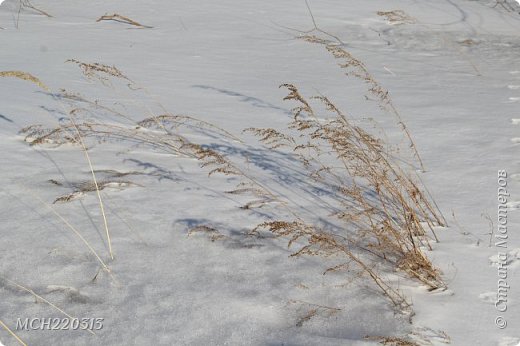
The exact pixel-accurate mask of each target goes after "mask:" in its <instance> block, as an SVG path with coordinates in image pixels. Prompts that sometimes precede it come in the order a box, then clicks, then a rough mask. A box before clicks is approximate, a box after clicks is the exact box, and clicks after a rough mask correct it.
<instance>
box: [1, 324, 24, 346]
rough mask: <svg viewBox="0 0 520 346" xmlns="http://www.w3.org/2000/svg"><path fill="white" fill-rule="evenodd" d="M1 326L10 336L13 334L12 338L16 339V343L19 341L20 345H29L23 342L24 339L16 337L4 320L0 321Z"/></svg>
mask: <svg viewBox="0 0 520 346" xmlns="http://www.w3.org/2000/svg"><path fill="white" fill-rule="evenodd" d="M0 326H2V328H4V329H5V330H6V331H7V332H8V333H9V334H11V336H12V337H13V338H15V339H16V341H18V343H19V344H20V345H22V346H27V344H26V343H25V342H23V340H22V339H20V337H19V336H18V335H16V333H15V332H13V331H12V330H11V329H10V328H9V327H8V326H7V325H6V324H5V323H4V322H3V321H2V320H0Z"/></svg>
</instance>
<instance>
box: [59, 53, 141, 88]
mask: <svg viewBox="0 0 520 346" xmlns="http://www.w3.org/2000/svg"><path fill="white" fill-rule="evenodd" d="M65 62H71V63H74V64H76V65H78V66H79V67H80V68H81V70H82V72H83V75H84V76H85V77H87V78H88V79H91V80H93V79H95V80H98V81H100V82H101V83H102V84H104V85H106V84H107V83H108V82H109V77H115V78H121V79H124V80H127V81H128V82H131V80H130V79H129V78H128V77H126V76H125V75H124V74H123V73H122V72H121V71H120V70H119V69H118V68H117V67H115V66H108V65H104V64H99V63H85V62H82V61H79V60H76V59H68V60H66V61H65Z"/></svg>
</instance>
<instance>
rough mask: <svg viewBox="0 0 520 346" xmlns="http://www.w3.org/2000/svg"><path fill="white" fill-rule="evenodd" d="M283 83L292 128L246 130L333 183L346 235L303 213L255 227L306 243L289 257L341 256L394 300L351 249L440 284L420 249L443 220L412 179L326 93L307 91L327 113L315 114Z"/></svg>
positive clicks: (321, 179)
mask: <svg viewBox="0 0 520 346" xmlns="http://www.w3.org/2000/svg"><path fill="white" fill-rule="evenodd" d="M283 87H285V88H287V89H288V90H289V95H288V96H287V97H285V99H286V100H291V101H295V102H296V104H297V105H296V107H295V108H293V120H292V121H291V122H290V123H289V124H288V128H289V129H292V130H294V131H295V133H294V135H290V134H287V133H283V132H280V131H278V130H275V129H248V131H250V132H253V133H254V134H256V135H258V136H259V137H260V140H261V141H262V142H263V143H264V144H266V145H267V147H269V148H270V149H272V150H274V149H277V150H280V149H281V148H285V149H286V150H287V151H289V152H293V153H294V154H295V155H296V157H298V158H299V160H300V163H301V165H302V167H303V168H305V169H306V170H307V172H308V176H309V178H311V179H313V180H314V181H316V182H321V183H323V184H324V185H327V186H329V187H330V186H332V190H333V191H334V192H333V193H334V194H335V195H336V197H337V201H338V204H339V208H338V209H339V210H340V211H339V212H335V213H334V216H335V217H337V218H338V219H339V220H341V221H342V222H343V224H344V227H345V234H333V233H330V232H326V231H323V230H320V229H319V228H316V227H315V226H313V225H308V224H307V223H304V222H302V221H301V220H302V219H303V218H300V219H299V220H296V221H269V222H265V223H263V224H261V225H259V226H258V227H257V228H256V229H255V231H258V230H260V229H267V230H268V231H270V232H272V233H274V234H276V235H278V236H284V237H288V238H289V246H291V245H292V244H293V243H295V242H296V241H297V240H304V243H306V245H304V246H303V247H301V248H300V249H299V250H298V251H296V252H295V253H294V254H293V256H300V255H320V256H326V255H338V254H340V255H341V256H344V257H345V258H346V259H348V261H347V262H350V263H351V262H353V263H355V264H356V265H357V266H359V267H361V268H362V269H363V270H364V271H365V272H366V273H368V274H369V275H370V276H371V277H372V279H374V281H375V282H376V284H377V285H378V286H379V287H380V288H381V289H383V290H384V291H385V293H387V294H388V296H389V297H390V298H391V299H392V301H393V302H394V303H397V302H398V299H397V297H396V296H395V294H396V293H397V292H393V291H392V289H391V288H390V287H389V286H388V285H387V284H386V283H385V282H384V281H383V280H382V279H381V278H380V277H379V275H378V274H377V273H376V272H374V271H373V270H372V269H371V268H370V266H368V265H367V262H365V260H364V259H363V257H360V256H359V255H357V254H356V248H357V249H359V248H362V249H364V250H366V252H369V253H370V254H371V255H372V256H376V257H378V258H381V259H384V261H385V262H387V263H389V264H391V265H392V266H393V267H394V268H396V269H398V270H401V271H404V272H406V273H407V274H409V275H410V276H411V277H413V278H416V279H418V280H420V281H421V282H423V283H424V284H426V285H427V286H428V287H430V288H432V289H435V288H438V287H440V286H443V283H442V280H441V278H440V274H439V272H438V270H437V269H436V268H434V266H433V265H432V264H431V262H430V261H429V260H428V258H427V257H426V256H425V254H424V253H423V249H431V247H430V244H429V240H428V237H427V234H428V232H429V233H430V234H431V235H433V237H435V233H434V227H435V226H438V225H443V224H444V222H443V218H442V217H441V215H440V213H439V212H438V210H437V209H436V208H435V207H434V206H433V204H432V201H431V200H430V199H429V198H428V197H427V195H425V194H424V192H423V191H422V190H421V189H420V187H419V185H418V183H417V182H416V181H414V180H413V179H412V177H411V176H410V175H409V174H407V173H406V172H405V171H404V170H403V168H402V167H400V166H399V165H398V164H397V163H396V162H395V159H394V158H393V156H392V154H391V153H389V152H388V150H387V148H386V147H385V144H384V143H383V142H382V141H381V140H380V139H378V138H376V137H374V136H373V135H371V134H370V133H368V132H367V131H366V130H365V129H363V128H362V127H360V126H358V125H356V124H355V123H354V121H353V120H352V119H350V118H349V117H348V116H347V115H346V114H344V113H342V112H341V111H340V110H339V109H338V108H337V107H336V106H335V105H334V104H333V103H332V102H331V101H330V100H329V99H328V98H326V97H324V96H317V97H314V98H313V99H314V100H316V101H318V102H319V103H321V104H322V105H323V106H324V108H325V113H326V114H327V115H326V116H324V115H323V114H319V115H318V114H317V111H315V110H314V108H313V107H312V106H311V103H310V101H308V100H306V99H305V98H304V97H303V96H302V95H301V94H300V93H299V91H298V89H297V88H296V87H295V86H294V85H291V84H285V85H283ZM331 212H332V211H331ZM352 234H354V236H352Z"/></svg>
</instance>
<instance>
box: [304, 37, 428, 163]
mask: <svg viewBox="0 0 520 346" xmlns="http://www.w3.org/2000/svg"><path fill="white" fill-rule="evenodd" d="M300 38H301V39H302V40H304V41H307V42H310V43H314V44H319V45H322V46H324V47H325V49H326V50H327V51H328V52H329V53H330V54H332V56H333V57H334V58H335V59H336V60H339V61H340V62H339V63H338V65H339V67H340V68H342V69H343V70H345V75H346V76H348V77H353V78H356V79H359V80H361V81H363V82H364V83H365V84H367V86H368V89H367V91H368V93H369V94H370V95H372V96H374V97H376V99H377V100H378V102H379V106H380V108H381V109H382V110H384V111H386V112H388V113H390V114H392V115H393V116H394V117H395V118H396V120H397V123H398V125H399V126H400V128H401V130H402V131H403V132H404V134H405V135H406V137H407V138H408V141H409V147H410V149H411V150H412V152H413V154H414V156H415V158H416V159H417V161H418V162H419V165H420V167H421V170H422V171H424V163H423V161H422V158H421V156H420V155H419V151H418V150H417V147H416V145H415V142H414V140H413V138H412V135H411V134H410V131H409V130H408V127H407V126H406V124H405V123H404V121H403V119H402V117H401V114H400V113H399V111H398V110H397V108H396V107H395V106H394V103H393V102H392V99H391V98H390V94H389V92H388V90H386V89H385V88H383V86H382V85H381V84H380V83H379V82H378V81H377V80H376V79H375V78H374V77H373V76H372V74H371V73H370V72H369V70H368V68H367V67H366V65H365V64H364V63H363V62H362V61H361V60H359V59H357V58H356V57H354V56H353V55H352V54H351V53H350V52H348V51H347V50H346V49H345V48H343V47H342V45H339V44H337V43H335V42H333V41H330V40H325V39H322V38H319V37H317V36H315V35H302V36H300Z"/></svg>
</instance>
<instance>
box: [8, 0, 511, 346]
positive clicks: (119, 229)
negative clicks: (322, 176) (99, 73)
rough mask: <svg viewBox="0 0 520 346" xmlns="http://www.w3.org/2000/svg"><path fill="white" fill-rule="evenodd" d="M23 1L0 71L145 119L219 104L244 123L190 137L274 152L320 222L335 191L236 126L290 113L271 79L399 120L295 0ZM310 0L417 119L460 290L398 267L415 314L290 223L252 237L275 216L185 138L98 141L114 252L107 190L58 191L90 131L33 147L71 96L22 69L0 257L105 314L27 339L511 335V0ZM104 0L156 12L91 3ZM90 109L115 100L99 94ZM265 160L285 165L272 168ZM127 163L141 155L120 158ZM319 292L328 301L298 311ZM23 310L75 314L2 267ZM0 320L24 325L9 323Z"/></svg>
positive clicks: (274, 120) (205, 114) (295, 193)
mask: <svg viewBox="0 0 520 346" xmlns="http://www.w3.org/2000/svg"><path fill="white" fill-rule="evenodd" d="M17 3H18V1H15V0H7V1H2V0H0V4H1V7H0V27H1V28H3V29H4V30H0V47H2V48H1V49H2V54H1V55H0V66H1V67H0V71H8V70H21V71H26V72H28V73H31V74H33V75H35V76H37V77H38V78H39V79H40V80H41V81H43V82H44V83H45V84H47V85H48V86H49V87H50V88H51V90H54V91H57V90H59V89H61V88H66V89H67V90H69V91H74V92H79V93H81V94H82V95H84V96H88V97H89V98H92V99H99V100H101V101H102V103H103V104H106V105H110V106H114V107H117V109H118V110H120V111H122V112H125V114H130V115H131V117H132V119H134V120H136V121H137V120H141V119H143V118H145V117H146V115H147V114H148V113H149V111H150V109H151V110H153V111H154V112H164V111H163V110H162V107H164V108H165V109H167V110H168V111H171V112H174V113H175V114H188V115H193V116H195V117H197V118H199V119H202V120H205V121H208V122H211V123H213V124H216V125H218V126H219V127H222V128H224V129H225V130H227V131H229V132H231V133H232V134H233V135H236V136H239V137H240V138H243V140H244V141H246V144H245V145H244V146H242V147H239V146H238V145H237V144H236V143H235V142H233V141H231V140H226V139H222V138H218V137H211V136H209V135H207V134H203V133H199V134H191V136H192V137H193V138H196V139H199V140H201V141H205V142H206V143H210V144H213V145H215V146H218V147H219V148H220V149H221V150H223V151H224V152H226V153H228V154H229V155H230V156H232V157H234V158H243V156H241V155H245V154H247V155H248V157H249V162H246V163H243V168H244V169H254V168H255V167H257V166H261V165H263V166H262V167H267V168H266V172H265V176H264V177H263V179H264V180H263V181H264V182H266V183H270V184H272V186H273V187H276V189H277V191H279V192H280V193H281V194H284V195H286V196H288V197H289V198H291V199H293V200H295V201H297V202H298V204H299V207H300V208H301V210H306V211H307V215H308V217H309V219H313V220H314V221H320V220H328V218H330V215H328V214H325V213H324V208H322V207H320V204H319V203H326V201H327V200H326V198H325V197H323V198H321V199H320V196H316V195H312V194H308V193H304V192H303V191H304V190H303V189H302V187H305V186H306V185H305V181H304V180H303V179H302V177H301V172H294V171H292V170H291V167H292V166H290V162H287V161H283V158H280V157H277V156H276V155H275V154H274V153H271V152H268V151H266V150H262V148H261V146H259V145H258V143H257V141H256V140H255V139H253V138H251V137H250V136H247V135H244V134H242V130H243V129H245V128H248V127H274V128H282V127H283V126H284V124H285V123H286V122H287V120H288V119H289V117H290V108H291V106H292V105H291V104H290V103H287V102H284V101H282V98H283V97H284V96H285V92H284V90H282V89H279V88H278V85H280V84H281V83H286V82H287V83H294V84H296V85H297V86H299V87H300V88H301V90H302V92H303V93H304V94H305V95H312V94H316V93H317V92H319V93H321V94H324V95H327V96H328V97H330V98H331V99H332V100H334V101H336V102H337V103H338V105H339V106H340V108H342V109H344V110H348V112H349V113H351V114H356V115H358V116H359V117H368V116H373V117H374V119H375V120H376V121H377V122H378V123H379V124H381V126H383V128H384V129H385V130H387V131H386V132H387V135H388V137H389V138H390V139H391V140H392V139H394V138H397V134H396V132H395V126H394V121H393V119H390V118H388V117H385V116H381V114H380V113H378V110H377V107H375V106H374V105H373V104H371V103H370V102H366V101H364V99H363V98H360V97H358V96H359V95H360V93H359V89H358V86H356V85H354V84H352V83H349V81H348V79H347V78H346V77H345V76H344V75H343V73H342V71H341V70H340V69H339V68H338V67H337V66H336V61H335V60H334V59H332V58H331V57H330V55H329V54H328V53H327V52H326V51H325V50H324V49H323V48H322V47H319V46H317V45H312V44H309V43H307V42H303V41H302V40H296V39H295V38H294V37H295V35H298V34H299V32H298V31H294V30H292V29H290V28H293V29H298V30H300V31H306V30H310V29H312V22H311V20H310V17H309V14H308V10H307V7H306V6H305V2H303V1H300V0H287V1H283V2H281V1H276V0H264V1H262V2H258V1H253V0H242V1H237V0H221V1H218V2H217V1H215V2H209V1H202V0H189V1H188V0H180V1H175V2H172V1H168V0H152V1H147V2H137V1H132V2H129V1H123V0H114V1H110V2H106V1H101V0H92V1H89V2H86V1H80V0H70V1H66V2H54V1H44V0H40V1H33V2H32V3H33V5H35V6H36V7H37V8H41V9H44V10H45V11H47V12H49V13H50V14H52V16H53V17H52V18H47V17H45V16H43V15H41V14H38V13H37V12H35V11H32V10H30V9H26V10H24V11H22V12H21V14H20V17H19V22H18V28H16V21H17V20H16V13H17V10H18V7H17ZM310 4H311V6H312V11H313V14H314V17H315V19H316V21H317V23H318V25H319V26H320V28H323V29H324V30H326V31H327V32H330V33H333V34H334V35H337V36H338V37H340V38H341V40H342V41H343V42H345V43H346V48H347V49H348V50H349V51H350V52H351V53H352V54H353V55H354V56H356V57H357V58H360V59H361V60H362V61H363V62H365V64H366V65H367V67H368V68H369V70H370V71H371V72H372V73H373V74H374V76H375V77H376V78H377V79H378V80H379V81H380V82H381V84H383V85H384V86H385V87H386V88H388V89H389V91H390V94H391V96H392V99H393V101H394V103H395V104H396V105H397V107H398V108H399V110H400V112H401V114H402V116H403V118H404V121H405V122H406V123H407V125H408V127H409V129H410V132H411V133H412V136H413V137H414V138H415V141H416V144H417V147H418V149H419V152H420V153H421V155H422V157H423V161H424V163H425V166H426V171H425V172H424V173H419V174H420V176H421V179H422V180H423V181H424V183H425V185H426V186H427V187H428V189H429V191H430V192H431V193H432V195H433V196H434V197H435V200H436V202H437V203H438V205H439V207H440V209H441V210H442V212H443V213H444V215H445V216H446V217H447V218H448V223H449V225H450V227H448V228H441V229H439V230H438V236H439V238H440V242H439V243H436V244H434V250H433V251H429V252H428V253H427V255H428V256H429V257H430V258H431V259H432V260H433V262H434V263H435V265H437V266H438V267H439V268H440V269H441V270H442V272H443V278H444V279H445V281H446V282H447V285H448V289H447V290H446V291H434V292H428V291H427V290H426V289H425V288H424V287H421V286H420V285H419V284H418V283H416V282H413V281H411V280H407V279H405V278H404V277H402V276H400V275H395V276H396V277H398V284H399V287H400V289H402V290H403V292H404V293H405V294H406V295H407V296H408V297H409V299H410V300H411V301H412V302H413V309H414V312H415V316H413V318H412V323H411V324H410V323H409V319H408V317H407V316H401V315H399V314H396V313H395V311H394V309H393V307H392V306H390V305H389V303H388V301H387V300H386V299H385V298H384V297H382V296H381V295H380V294H379V293H378V291H377V290H376V289H375V288H374V287H372V286H373V285H372V284H371V283H370V282H369V281H365V280H351V279H352V277H351V275H349V274H348V273H334V274H331V275H322V273H323V271H324V270H325V269H326V268H328V264H329V263H330V262H327V261H325V263H324V260H323V259H321V258H318V257H299V258H289V257H288V256H289V255H290V254H291V253H292V252H291V250H290V249H287V247H286V242H284V241H282V240H273V239H255V238H249V237H244V236H243V233H244V232H246V231H247V230H250V229H251V228H253V227H254V226H255V225H257V224H258V223H260V222H263V221H265V220H264V218H263V216H262V215H261V214H260V213H253V212H246V211H244V210H241V209H239V208H238V207H239V206H240V205H241V203H242V202H243V199H241V198H239V197H233V196H230V195H226V194H225V193H224V191H226V190H229V189H231V188H233V187H234V181H230V180H229V179H227V178H226V177H223V176H217V175H215V176H212V177H210V178H208V176H207V173H208V172H207V170H204V169H201V168H200V167H199V166H198V163H197V162H195V161H194V160H192V159H190V158H175V157H172V156H171V155H165V154H163V153H160V152H153V151H150V150H148V149H146V148H141V147H130V146H129V145H126V144H125V143H113V142H108V143H100V144H94V145H93V146H92V148H91V150H90V151H89V152H90V155H91V158H92V161H93V165H94V167H95V169H97V170H104V171H103V172H100V173H98V178H99V179H100V180H111V179H112V180H114V179H115V180H116V181H117V182H112V183H109V184H107V186H106V188H105V189H103V191H101V193H102V197H103V200H104V202H105V204H106V209H107V218H108V223H109V226H110V230H111V232H112V244H113V248H114V253H115V260H113V261H110V260H109V256H108V249H107V246H106V240H105V236H104V228H103V223H102V219H101V215H100V211H99V206H98V201H97V197H96V194H95V192H92V191H91V192H85V193H84V194H77V195H75V196H74V197H75V198H74V200H73V201H70V202H67V203H56V204H52V202H53V201H54V200H56V199H57V198H58V197H60V196H64V195H66V194H69V193H72V192H74V186H79V185H81V184H82V183H84V182H90V180H91V177H90V171H89V167H88V165H87V163H86V161H85V157H84V155H83V153H82V151H81V149H80V148H77V147H75V146H61V147H38V146H34V147H30V146H29V145H28V144H27V143H25V142H24V141H23V136H21V135H19V131H20V129H22V128H24V127H26V126H29V125H33V124H42V125H44V126H49V127H51V126H56V125H57V124H58V123H59V121H60V119H61V118H64V117H67V114H65V111H66V110H65V109H64V108H63V103H61V102H58V101H57V100H55V99H53V98H52V97H50V96H49V95H48V94H47V93H45V92H42V91H41V90H39V89H38V88H37V87H36V86H35V85H33V84H31V83H27V82H24V81H19V80H15V79H12V78H2V79H0V125H1V126H0V146H1V147H2V152H1V154H0V163H1V167H2V170H1V173H0V174H1V178H2V186H1V187H0V220H1V225H2V227H1V229H0V232H1V235H2V236H1V237H0V250H1V254H2V256H1V262H0V277H1V278H7V279H9V280H12V281H15V282H17V283H19V284H21V285H23V286H25V287H28V288H30V289H31V290H33V291H34V292H35V293H37V294H39V295H41V296H43V297H44V298H45V299H47V300H49V301H51V302H52V303H54V304H56V305H57V306H59V307H60V308H62V309H63V310H65V311H66V312H67V313H69V314H71V315H72V316H75V317H88V318H97V317H99V318H104V327H103V330H101V331H97V332H96V335H91V334H89V333H87V332H85V331H72V330H67V331H48V330H47V331H16V333H17V335H18V336H19V337H20V338H21V339H22V340H24V341H25V342H26V343H27V344H28V345H32V344H42V343H45V344H56V345H58V344H75V345H91V344H101V343H102V344H104V345H143V344H157V345H376V344H378V343H377V342H376V341H372V340H367V339H365V336H403V335H409V334H410V333H413V335H415V338H416V340H422V341H420V342H421V343H422V344H427V342H426V341H424V340H429V342H431V343H432V344H434V345H442V344H445V343H447V342H448V341H447V340H448V337H449V340H450V341H451V344H452V345H457V346H458V345H463V346H464V345H468V346H473V345H500V346H505V345H507V346H510V345H519V344H520V318H519V317H520V279H519V278H520V276H519V275H518V270H519V269H518V268H519V267H520V265H519V263H520V257H519V256H520V255H519V254H520V237H519V235H518V232H517V230H518V229H519V228H518V227H519V226H520V218H519V210H518V209H519V208H518V203H520V178H519V177H520V172H519V170H520V165H519V161H518V154H519V152H520V147H519V144H518V143H519V140H518V138H519V137H518V136H519V130H520V128H519V127H518V125H519V124H520V120H519V118H520V115H519V113H518V109H519V108H518V107H519V105H520V103H519V100H520V90H519V88H520V87H519V85H520V72H519V71H520V61H519V60H518V56H519V54H520V48H519V47H520V37H519V36H518V32H519V30H520V15H519V14H518V13H514V12H508V11H506V9H505V8H502V7H501V6H496V7H493V2H490V1H487V0H482V1H469V0H449V1H443V2H432V1H429V0H417V1H413V2H412V1H406V0H392V1H389V0H371V1H360V2H356V3H353V2H345V1H334V0H322V1H310ZM395 9H400V10H402V11H404V12H405V13H406V14H408V15H409V16H411V17H413V18H414V19H415V22H414V23H412V22H408V21H407V22H403V23H399V24H397V25H391V24H392V23H389V22H388V21H387V20H385V18H383V17H381V16H378V15H377V14H376V13H377V12H378V11H390V10H395ZM112 13H119V14H121V15H124V16H127V17H129V18H131V19H133V20H136V21H138V22H139V23H142V24H143V25H149V26H152V27H153V28H145V29H139V28H135V27H133V26H131V25H128V24H124V23H119V22H115V21H101V22H96V20H97V19H98V18H99V17H100V16H101V15H103V14H112ZM393 24H395V23H393ZM71 58H74V59H78V60H81V61H86V62H99V63H104V64H108V65H115V66H117V67H118V68H119V69H120V70H121V71H123V72H124V73H125V74H126V75H127V76H129V77H130V78H131V79H132V80H134V81H136V82H137V83H138V84H139V85H140V86H141V87H142V88H145V90H129V89H128V88H126V89H125V88H121V87H120V86H119V85H116V86H115V87H114V88H110V87H103V86H100V84H99V83H93V82H90V81H87V80H86V79H85V78H84V77H83V76H82V75H81V73H80V71H79V69H78V68H77V67H76V66H75V65H73V64H71V63H64V62H65V61H66V60H67V59H71ZM89 116H90V117H92V118H93V119H97V120H103V121H109V122H116V121H120V120H119V119H117V118H115V117H113V115H109V114H107V113H106V112H101V111H100V112H98V113H93V114H90V115H89ZM237 148H240V150H242V151H240V150H238V149H237ZM281 162H282V163H283V164H280V163H281ZM278 165H279V166H278ZM268 169H269V170H271V171H274V172H275V173H276V175H275V177H276V179H272V177H271V179H269V175H268V172H267V170H268ZM502 169H505V170H507V172H508V191H509V192H510V197H509V199H508V228H509V238H508V242H507V244H508V248H507V251H506V252H507V253H508V254H509V256H508V283H509V285H510V287H511V288H510V290H509V291H508V292H507V294H508V296H507V299H508V309H507V311H505V312H503V313H499V312H498V311H497V309H496V308H495V301H496V294H497V281H498V279H499V278H498V277H497V265H498V261H499V260H500V259H499V257H498V251H499V249H497V248H496V247H495V246H489V240H490V236H489V232H490V226H489V222H488V220H487V219H486V217H485V215H489V217H490V218H491V219H492V220H493V223H494V224H493V227H495V228H496V226H497V222H496V213H497V171H498V170H502ZM114 171H117V172H132V174H129V175H127V176H124V177H122V178H117V179H116V178H114ZM51 179H52V180H54V181H56V182H58V183H59V184H62V186H59V185H57V184H54V183H52V182H50V181H49V180H51ZM38 198H42V199H43V200H44V201H45V202H46V203H48V204H52V207H53V208H54V209H55V210H56V211H58V212H59V213H60V215H63V217H65V218H66V219H67V220H69V221H70V222H71V223H72V224H73V225H74V227H76V228H77V229H78V230H80V231H81V234H83V236H84V237H85V238H86V239H87V240H88V241H89V243H90V244H92V245H93V247H94V248H95V250H96V251H97V252H98V253H100V254H101V255H102V256H101V257H102V259H103V260H105V261H108V262H109V265H110V268H111V271H112V273H113V275H114V277H115V279H116V280H117V283H114V281H113V280H112V279H111V278H110V277H108V275H106V273H104V272H100V273H99V275H98V277H96V274H97V273H98V269H99V265H98V263H97V262H96V258H95V257H94V256H93V255H92V254H91V253H90V252H89V250H88V249H87V248H86V247H85V245H84V243H83V242H81V240H80V239H78V237H77V236H76V235H75V234H74V233H73V232H71V230H70V229H69V228H68V227H67V226H66V225H64V224H63V222H62V221H61V220H60V219H59V218H57V217H56V216H55V215H54V214H53V213H52V212H51V211H50V210H49V208H48V207H47V206H46V205H44V204H42V203H41V202H40V201H39V200H38ZM319 201H321V202H319ZM453 215H454V216H453ZM482 215H484V216H482ZM281 216H284V215H281ZM199 225H211V226H212V227H214V228H215V229H217V230H218V231H219V232H221V233H222V234H223V238H221V239H218V240H215V241H212V240H211V239H210V237H208V236H207V235H205V234H204V233H195V234H192V235H190V236H188V232H189V230H190V229H191V228H193V227H196V226H199ZM331 261H332V260H331ZM94 277H96V279H95V280H93V278H94ZM346 283H348V284H347V285H345V284H346ZM317 306H326V307H333V308H336V309H340V310H338V311H337V312H334V313H332V312H331V311H330V310H327V309H323V308H317ZM313 309H315V310H316V311H317V314H316V315H315V316H314V317H312V318H310V319H309V320H305V321H304V322H301V321H302V319H304V318H305V316H307V315H308V314H309V312H310V311H312V310H313ZM498 315H502V316H503V317H505V318H506V320H507V322H508V325H507V327H506V328H504V329H500V328H498V327H497V326H496V325H495V319H496V318H497V316H498ZM30 317H63V316H62V315H61V314H60V313H59V312H57V311H56V310H55V309H53V308H52V307H50V306H49V305H48V304H44V303H42V302H41V301H39V300H37V299H35V298H34V297H33V296H32V295H31V294H28V293H27V292H25V291H23V290H20V289H18V288H16V287H14V286H13V285H12V284H8V283H7V282H6V281H5V280H1V279H0V319H1V320H2V321H3V322H5V323H6V324H7V325H8V326H9V327H10V328H11V329H13V330H14V328H15V326H16V320H17V318H30ZM299 322H301V323H300V325H299ZM0 340H2V342H4V343H5V344H7V345H11V344H16V341H15V340H14V338H12V337H11V336H10V335H9V334H8V333H7V332H6V331H5V330H3V329H0ZM418 342H419V341H418ZM0 345H1V343H0Z"/></svg>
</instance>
